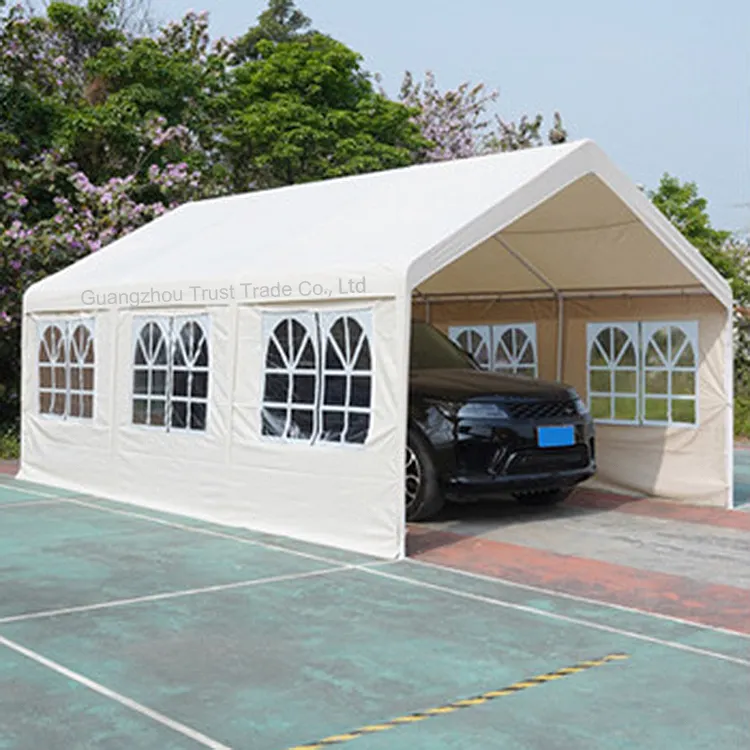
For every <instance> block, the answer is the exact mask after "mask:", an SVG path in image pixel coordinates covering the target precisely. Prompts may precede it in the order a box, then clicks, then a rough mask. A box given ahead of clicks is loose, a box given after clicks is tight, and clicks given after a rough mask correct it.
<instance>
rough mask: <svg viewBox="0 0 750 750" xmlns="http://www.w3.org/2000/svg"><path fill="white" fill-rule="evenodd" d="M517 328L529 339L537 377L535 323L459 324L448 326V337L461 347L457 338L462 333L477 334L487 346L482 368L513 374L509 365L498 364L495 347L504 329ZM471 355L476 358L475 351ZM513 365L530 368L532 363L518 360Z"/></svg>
mask: <svg viewBox="0 0 750 750" xmlns="http://www.w3.org/2000/svg"><path fill="white" fill-rule="evenodd" d="M514 328H515V329H518V330H520V331H523V333H524V334H526V336H528V337H529V339H530V341H531V347H532V352H533V355H534V363H533V369H534V375H533V377H535V378H538V377H539V348H538V345H537V324H536V323H533V322H524V323H489V324H484V323H481V324H475V325H461V326H449V328H448V338H449V339H450V340H451V341H453V343H454V344H456V345H457V346H460V347H461V348H462V349H463V348H464V347H463V345H462V344H461V343H460V341H459V338H460V337H461V335H462V334H464V333H475V334H477V335H478V336H479V337H480V338H481V340H482V342H481V344H480V346H486V347H487V366H486V367H485V366H483V365H480V367H482V369H483V370H487V371H488V372H503V373H505V372H510V373H511V374H513V370H512V369H511V368H509V367H505V366H498V363H497V349H498V346H499V344H500V340H501V338H502V336H503V334H504V333H505V332H506V331H509V330H513V329H514ZM470 353H471V354H472V356H474V357H475V358H476V351H474V352H470ZM514 367H516V368H517V367H523V368H531V367H532V365H522V364H521V363H520V362H515V363H514Z"/></svg>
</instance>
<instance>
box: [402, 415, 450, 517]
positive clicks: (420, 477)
mask: <svg viewBox="0 0 750 750" xmlns="http://www.w3.org/2000/svg"><path fill="white" fill-rule="evenodd" d="M404 495H405V497H404V500H405V506H406V520H407V522H409V523H411V522H412V521H429V520H430V519H432V518H434V517H435V516H436V515H437V514H438V513H439V512H440V511H441V510H442V509H443V506H444V505H445V499H444V498H443V493H442V492H441V490H440V483H439V481H438V475H437V470H436V468H435V463H434V461H433V460H432V455H431V454H430V448H429V446H428V444H427V441H426V440H425V439H424V438H423V437H422V436H421V435H420V434H419V433H418V432H417V431H416V430H414V429H411V428H410V429H409V435H408V438H407V444H406V481H405V487H404Z"/></svg>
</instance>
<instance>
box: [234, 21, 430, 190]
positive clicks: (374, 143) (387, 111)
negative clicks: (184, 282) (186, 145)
mask: <svg viewBox="0 0 750 750" xmlns="http://www.w3.org/2000/svg"><path fill="white" fill-rule="evenodd" d="M257 54H258V58H257V59H256V60H252V61H250V62H247V63H244V64H243V65H242V66H240V67H239V68H238V69H237V70H236V71H235V74H234V76H235V85H234V86H233V87H232V90H231V92H230V94H229V107H228V117H229V124H228V126H227V127H226V128H225V129H224V134H225V136H226V139H227V154H228V159H229V163H230V169H231V172H232V174H233V175H234V186H235V188H236V189H239V190H242V189H246V188H247V186H248V185H253V186H255V187H259V188H270V187H276V186H279V185H290V184H293V183H300V182H308V181H311V180H323V179H326V178H330V177H340V176H343V175H350V174H357V173H361V172H372V171H377V170H381V169H390V168H395V167H402V166H407V165H409V164H412V163H414V162H415V161H417V160H418V159H419V157H420V154H421V153H423V152H424V150H425V149H426V148H427V146H428V145H429V144H428V142H427V140H426V139H425V138H424V137H423V136H422V134H421V133H420V129H419V127H418V125H417V124H416V123H414V122H413V121H412V119H411V118H412V115H413V112H412V110H410V109H409V108H407V107H405V106H403V105H402V104H400V103H397V102H393V101H390V100H388V99H387V98H386V97H385V96H383V95H382V94H380V93H378V92H376V91H375V90H374V88H373V86H372V83H371V82H370V80H369V78H368V76H367V75H366V74H365V73H364V72H363V71H362V69H361V57H360V56H359V55H358V54H357V53H355V52H353V51H352V50H350V49H349V48H348V47H346V46H345V45H343V44H341V43H340V42H337V41H335V40H333V39H331V38H329V37H326V36H323V35H322V34H314V35H312V36H311V37H309V38H304V39H296V40H294V41H287V42H279V43H274V42H271V41H268V40H262V41H260V42H258V44H257Z"/></svg>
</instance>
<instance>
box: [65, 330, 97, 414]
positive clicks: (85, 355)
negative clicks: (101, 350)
mask: <svg viewBox="0 0 750 750" xmlns="http://www.w3.org/2000/svg"><path fill="white" fill-rule="evenodd" d="M68 331H69V336H68V360H69V364H70V369H69V373H70V382H69V391H68V394H69V395H68V413H69V417H70V418H71V419H91V418H93V416H94V390H95V385H96V342H95V340H94V331H93V322H88V321H83V320H76V321H71V322H70V323H69V325H68Z"/></svg>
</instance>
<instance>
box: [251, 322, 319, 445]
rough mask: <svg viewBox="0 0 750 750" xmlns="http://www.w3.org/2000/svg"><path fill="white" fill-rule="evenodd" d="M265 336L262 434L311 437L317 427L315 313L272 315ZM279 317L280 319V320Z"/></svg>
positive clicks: (304, 438) (308, 438)
mask: <svg viewBox="0 0 750 750" xmlns="http://www.w3.org/2000/svg"><path fill="white" fill-rule="evenodd" d="M266 320H267V321H272V323H273V325H272V329H271V330H270V332H269V333H268V338H267V340H266V350H265V353H266V358H265V368H264V373H265V377H264V381H265V382H264V389H263V411H262V419H263V427H262V434H263V435H266V436H268V437H278V438H285V439H288V440H304V441H310V440H312V438H313V435H314V433H315V429H316V425H317V422H316V403H317V390H318V352H317V332H316V330H315V328H314V326H313V320H312V316H308V315H300V316H299V317H296V316H295V317H280V316H278V315H277V316H271V317H268V318H267V319H266ZM277 321H278V322H277Z"/></svg>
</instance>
